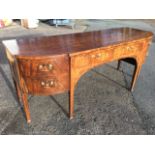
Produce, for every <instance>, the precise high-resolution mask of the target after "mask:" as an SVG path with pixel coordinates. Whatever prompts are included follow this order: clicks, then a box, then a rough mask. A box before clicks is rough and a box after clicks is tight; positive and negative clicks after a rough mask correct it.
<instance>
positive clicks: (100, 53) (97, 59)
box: [90, 49, 113, 66]
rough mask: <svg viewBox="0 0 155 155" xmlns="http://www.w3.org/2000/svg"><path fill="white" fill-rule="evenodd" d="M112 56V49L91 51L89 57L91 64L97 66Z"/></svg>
mask: <svg viewBox="0 0 155 155" xmlns="http://www.w3.org/2000/svg"><path fill="white" fill-rule="evenodd" d="M112 56H113V52H112V50H108V49H107V50H103V49H102V50H97V51H95V52H92V53H91V54H90V57H91V59H92V62H93V66H97V65H100V64H102V63H104V62H107V61H109V60H111V59H112Z"/></svg>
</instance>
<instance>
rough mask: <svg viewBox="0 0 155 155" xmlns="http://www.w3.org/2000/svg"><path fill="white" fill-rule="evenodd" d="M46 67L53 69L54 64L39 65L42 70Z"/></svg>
mask: <svg viewBox="0 0 155 155" xmlns="http://www.w3.org/2000/svg"><path fill="white" fill-rule="evenodd" d="M45 69H47V70H49V71H51V70H52V69H53V65H52V64H41V65H39V70H40V71H42V70H45Z"/></svg>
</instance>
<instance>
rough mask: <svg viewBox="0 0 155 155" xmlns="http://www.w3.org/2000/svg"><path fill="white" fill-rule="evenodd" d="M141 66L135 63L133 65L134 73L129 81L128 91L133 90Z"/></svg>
mask: <svg viewBox="0 0 155 155" xmlns="http://www.w3.org/2000/svg"><path fill="white" fill-rule="evenodd" d="M141 67H142V66H141V65H137V66H136V67H135V70H134V75H133V78H132V82H131V87H130V91H133V89H134V86H135V83H136V80H137V78H138V75H139V73H140V70H141Z"/></svg>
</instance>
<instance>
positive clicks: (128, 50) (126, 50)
mask: <svg viewBox="0 0 155 155" xmlns="http://www.w3.org/2000/svg"><path fill="white" fill-rule="evenodd" d="M142 48H143V43H142V42H141V43H137V44H126V45H123V46H118V47H115V48H114V57H115V58H119V57H122V56H124V57H125V56H129V55H136V53H137V52H141V50H142Z"/></svg>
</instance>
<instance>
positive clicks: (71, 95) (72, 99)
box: [69, 89, 74, 119]
mask: <svg viewBox="0 0 155 155" xmlns="http://www.w3.org/2000/svg"><path fill="white" fill-rule="evenodd" d="M69 95H70V96H69V99H70V100H69V118H70V119H73V117H74V89H71V90H70V93H69Z"/></svg>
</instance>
